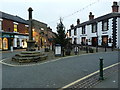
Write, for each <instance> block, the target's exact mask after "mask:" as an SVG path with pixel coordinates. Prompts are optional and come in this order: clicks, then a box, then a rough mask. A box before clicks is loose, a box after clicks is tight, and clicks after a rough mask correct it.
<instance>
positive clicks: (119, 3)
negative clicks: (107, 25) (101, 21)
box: [118, 1, 120, 12]
mask: <svg viewBox="0 0 120 90" xmlns="http://www.w3.org/2000/svg"><path fill="white" fill-rule="evenodd" d="M118 5H119V11H118V12H120V1H119V2H118Z"/></svg>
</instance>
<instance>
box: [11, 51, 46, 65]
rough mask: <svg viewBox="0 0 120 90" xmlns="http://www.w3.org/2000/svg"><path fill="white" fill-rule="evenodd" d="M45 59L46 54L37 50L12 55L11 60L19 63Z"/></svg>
mask: <svg viewBox="0 0 120 90" xmlns="http://www.w3.org/2000/svg"><path fill="white" fill-rule="evenodd" d="M46 59H47V55H46V54H43V53H41V52H38V51H25V52H21V53H20V54H16V55H15V56H14V57H12V61H17V62H19V63H29V62H38V61H42V60H46Z"/></svg>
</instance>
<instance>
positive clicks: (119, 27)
mask: <svg viewBox="0 0 120 90" xmlns="http://www.w3.org/2000/svg"><path fill="white" fill-rule="evenodd" d="M117 32H118V33H117V47H118V48H120V18H117Z"/></svg>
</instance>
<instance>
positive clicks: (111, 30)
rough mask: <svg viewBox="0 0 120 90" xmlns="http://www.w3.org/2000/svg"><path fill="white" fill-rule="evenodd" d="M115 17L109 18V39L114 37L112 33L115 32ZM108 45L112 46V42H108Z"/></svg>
mask: <svg viewBox="0 0 120 90" xmlns="http://www.w3.org/2000/svg"><path fill="white" fill-rule="evenodd" d="M112 20H113V18H111V19H109V30H108V39H109V38H111V39H112V33H113V29H112V22H113V21H112ZM108 46H112V43H108Z"/></svg>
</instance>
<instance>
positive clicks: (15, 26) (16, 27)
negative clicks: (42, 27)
mask: <svg viewBox="0 0 120 90" xmlns="http://www.w3.org/2000/svg"><path fill="white" fill-rule="evenodd" d="M14 32H18V26H17V25H16V24H14Z"/></svg>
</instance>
